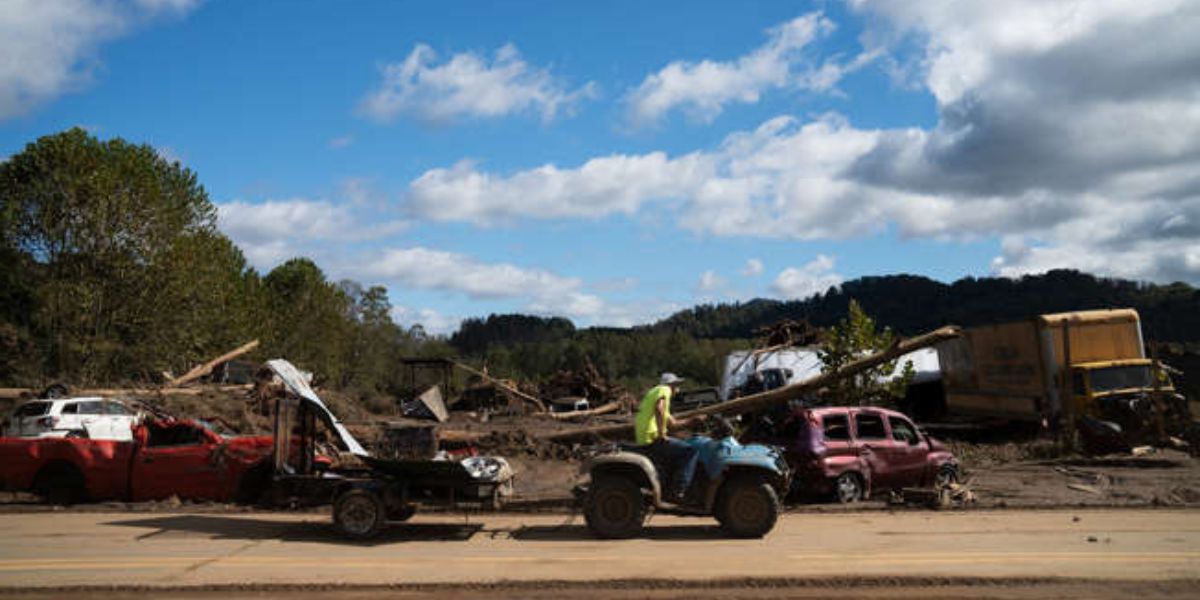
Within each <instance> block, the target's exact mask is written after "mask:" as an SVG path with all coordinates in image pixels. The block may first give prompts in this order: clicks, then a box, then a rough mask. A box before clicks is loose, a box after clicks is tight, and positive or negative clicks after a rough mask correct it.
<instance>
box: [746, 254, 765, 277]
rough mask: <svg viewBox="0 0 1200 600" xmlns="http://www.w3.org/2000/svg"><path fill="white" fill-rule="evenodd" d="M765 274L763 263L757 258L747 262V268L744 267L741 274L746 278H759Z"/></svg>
mask: <svg viewBox="0 0 1200 600" xmlns="http://www.w3.org/2000/svg"><path fill="white" fill-rule="evenodd" d="M762 272H763V261H761V260H759V259H757V258H751V259H749V260H747V261H746V266H745V267H742V270H741V273H742V276H744V277H758V276H759V275H762Z"/></svg>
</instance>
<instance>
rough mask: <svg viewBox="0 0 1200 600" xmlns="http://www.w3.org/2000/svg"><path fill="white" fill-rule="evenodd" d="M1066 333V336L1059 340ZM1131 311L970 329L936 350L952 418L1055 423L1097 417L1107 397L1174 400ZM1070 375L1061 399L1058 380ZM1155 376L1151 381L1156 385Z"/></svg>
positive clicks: (1060, 316) (1074, 314)
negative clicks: (1066, 417) (1062, 417)
mask: <svg viewBox="0 0 1200 600" xmlns="http://www.w3.org/2000/svg"><path fill="white" fill-rule="evenodd" d="M1064 332H1069V333H1068V335H1067V337H1066V338H1064ZM1144 348H1145V344H1144V341H1143V339H1142V328H1141V322H1140V321H1139V319H1138V313H1137V311H1135V310H1132V309H1117V310H1087V311H1077V312H1068V313H1057V314H1048V315H1039V316H1036V317H1033V318H1030V319H1025V320H1021V321H1013V322H1009V323H999V324H995V325H983V326H979V327H971V328H968V329H965V330H964V331H963V335H962V337H960V338H957V339H954V340H950V341H948V342H944V343H942V344H941V345H939V346H938V360H939V362H940V363H941V369H942V384H943V386H944V387H945V391H946V410H947V412H948V413H950V414H958V415H973V416H986V417H1000V418H1005V419H1012V420H1021V421H1043V422H1047V423H1051V422H1053V421H1054V420H1055V419H1056V418H1057V417H1058V416H1059V415H1062V414H1064V408H1065V402H1070V403H1071V405H1070V408H1071V411H1072V413H1073V414H1074V416H1075V417H1076V418H1078V417H1081V416H1085V415H1088V416H1094V417H1098V418H1105V417H1104V416H1103V415H1104V414H1105V413H1107V412H1108V411H1106V410H1105V402H1106V400H1105V399H1106V398H1107V399H1115V398H1121V399H1128V398H1129V397H1131V395H1141V396H1142V397H1149V396H1148V395H1149V394H1150V393H1156V392H1157V393H1162V394H1167V395H1173V393H1174V389H1173V388H1172V387H1171V384H1170V381H1169V380H1168V379H1166V378H1165V377H1163V378H1161V379H1159V378H1158V377H1159V376H1158V375H1156V374H1155V373H1154V369H1153V364H1152V361H1151V360H1149V359H1148V358H1146V356H1145V350H1144ZM1064 376H1066V377H1069V378H1070V379H1069V380H1068V381H1069V382H1070V386H1069V389H1068V390H1067V391H1068V396H1069V397H1068V398H1066V399H1064V398H1063V395H1064V386H1063V380H1062V377H1064ZM1156 379H1157V381H1156Z"/></svg>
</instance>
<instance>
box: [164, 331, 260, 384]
mask: <svg viewBox="0 0 1200 600" xmlns="http://www.w3.org/2000/svg"><path fill="white" fill-rule="evenodd" d="M257 347H258V340H254V341H252V342H248V343H246V344H242V345H241V346H238V347H237V348H235V349H233V350H231V351H229V352H226V353H225V354H222V355H221V356H218V357H216V358H214V359H212V360H210V361H208V362H206V363H204V364H202V365H198V366H196V367H195V368H193V369H192V370H191V371H188V372H187V373H184V374H183V375H181V376H179V377H176V378H175V379H172V380H170V381H168V382H167V387H179V386H182V385H184V384H185V383H189V382H191V381H194V380H196V379H199V378H201V377H204V376H205V375H208V374H209V373H212V371H213V369H215V368H217V365H219V364H221V363H223V362H227V361H231V360H233V359H235V358H237V357H239V356H241V355H243V354H245V353H247V352H250V351H251V350H254V349H255V348H257Z"/></svg>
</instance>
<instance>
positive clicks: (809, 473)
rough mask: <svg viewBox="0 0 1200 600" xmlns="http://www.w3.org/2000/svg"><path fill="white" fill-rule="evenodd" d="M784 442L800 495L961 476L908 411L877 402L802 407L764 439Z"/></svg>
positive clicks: (853, 495) (859, 491) (843, 496)
mask: <svg viewBox="0 0 1200 600" xmlns="http://www.w3.org/2000/svg"><path fill="white" fill-rule="evenodd" d="M762 441H765V442H767V443H770V444H772V445H777V446H781V447H783V448H784V456H785V457H786V458H787V461H788V463H789V464H790V465H791V467H792V469H793V471H794V472H795V475H794V476H793V479H792V487H791V494H790V495H792V496H795V497H809V498H832V499H834V500H836V501H838V502H842V503H849V502H857V501H859V500H864V499H867V498H869V497H871V495H872V494H873V493H876V492H879V491H884V490H901V489H904V488H917V487H933V486H935V485H946V484H949V483H953V482H956V481H958V479H959V467H958V461H957V460H956V459H955V457H954V455H953V454H952V453H951V452H950V451H949V449H948V448H947V447H946V446H945V445H944V444H942V443H941V442H939V441H937V440H935V439H933V438H931V437H930V436H929V435H927V434H926V433H924V432H922V431H921V430H920V429H918V428H917V426H916V425H915V424H913V422H912V421H911V420H910V419H909V418H908V417H907V416H905V415H904V414H902V413H899V412H896V411H894V410H887V409H882V408H873V407H826V408H799V409H796V410H795V411H793V412H792V413H791V414H790V415H789V416H788V418H787V419H786V420H785V421H784V422H783V423H782V424H781V425H780V426H778V427H775V428H774V429H773V431H772V433H770V434H768V439H765V440H762Z"/></svg>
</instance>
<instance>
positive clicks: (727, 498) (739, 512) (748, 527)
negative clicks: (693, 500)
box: [716, 477, 780, 538]
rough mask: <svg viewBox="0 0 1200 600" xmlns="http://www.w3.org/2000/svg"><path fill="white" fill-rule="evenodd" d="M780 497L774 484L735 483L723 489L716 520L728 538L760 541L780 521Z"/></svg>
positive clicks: (744, 480)
mask: <svg viewBox="0 0 1200 600" xmlns="http://www.w3.org/2000/svg"><path fill="white" fill-rule="evenodd" d="M779 512H780V507H779V496H778V495H777V494H776V493H775V488H774V487H772V486H771V484H770V483H767V482H766V481H763V480H761V479H758V478H753V477H740V478H737V479H733V480H731V481H729V482H727V483H725V485H724V486H723V487H722V488H721V496H720V497H719V498H718V499H717V510H716V513H717V514H716V517H717V522H718V523H720V524H721V530H722V531H724V532H725V535H727V536H729V537H735V538H760V537H762V536H764V535H767V532H769V531H771V529H772V528H774V527H775V522H776V521H778V520H779Z"/></svg>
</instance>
